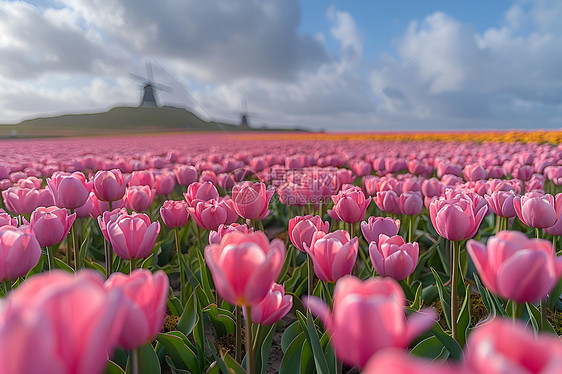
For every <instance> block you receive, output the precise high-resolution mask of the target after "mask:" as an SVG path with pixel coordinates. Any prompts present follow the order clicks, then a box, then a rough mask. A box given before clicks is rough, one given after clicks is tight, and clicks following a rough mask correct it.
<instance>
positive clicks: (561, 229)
mask: <svg viewBox="0 0 562 374" xmlns="http://www.w3.org/2000/svg"><path fill="white" fill-rule="evenodd" d="M554 208H555V211H556V221H555V222H554V225H552V226H550V227H547V228H546V229H544V231H546V232H547V233H548V234H550V235H555V236H561V235H562V193H559V194H557V195H556V198H555V200H554Z"/></svg>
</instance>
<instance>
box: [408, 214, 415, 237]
mask: <svg viewBox="0 0 562 374" xmlns="http://www.w3.org/2000/svg"><path fill="white" fill-rule="evenodd" d="M408 218H409V220H408V243H412V242H413V241H414V218H415V216H411V217H408Z"/></svg>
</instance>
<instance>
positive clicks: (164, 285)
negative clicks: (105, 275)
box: [105, 269, 169, 350]
mask: <svg viewBox="0 0 562 374" xmlns="http://www.w3.org/2000/svg"><path fill="white" fill-rule="evenodd" d="M105 287H106V288H107V289H108V290H112V289H118V290H119V291H121V293H122V294H123V298H122V302H121V303H122V307H121V308H122V309H123V310H124V313H125V320H124V323H123V324H122V325H121V326H119V329H118V330H119V334H118V335H119V338H118V345H119V346H120V347H122V348H124V349H129V350H130V349H135V348H138V347H140V346H141V345H144V344H146V343H150V342H151V341H152V340H154V339H155V338H156V336H157V335H158V333H159V332H160V331H161V330H162V325H163V324H164V317H165V315H166V301H167V299H168V288H169V282H168V276H167V275H166V273H164V272H163V271H162V270H158V271H157V272H155V273H154V274H152V273H151V272H150V271H149V270H145V269H136V270H134V271H133V272H132V273H131V274H129V275H125V274H122V273H113V274H112V275H111V276H110V277H109V279H108V280H107V281H106V282H105Z"/></svg>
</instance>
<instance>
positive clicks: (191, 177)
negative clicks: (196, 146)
mask: <svg viewBox="0 0 562 374" xmlns="http://www.w3.org/2000/svg"><path fill="white" fill-rule="evenodd" d="M174 174H175V176H176V179H177V181H178V184H179V185H180V186H185V187H186V186H189V185H190V184H191V183H193V182H197V169H195V167H193V166H191V165H176V166H175V167H174Z"/></svg>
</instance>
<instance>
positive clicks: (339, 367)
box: [336, 357, 343, 374]
mask: <svg viewBox="0 0 562 374" xmlns="http://www.w3.org/2000/svg"><path fill="white" fill-rule="evenodd" d="M342 373H343V362H342V361H340V360H338V359H337V357H336V374H342Z"/></svg>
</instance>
